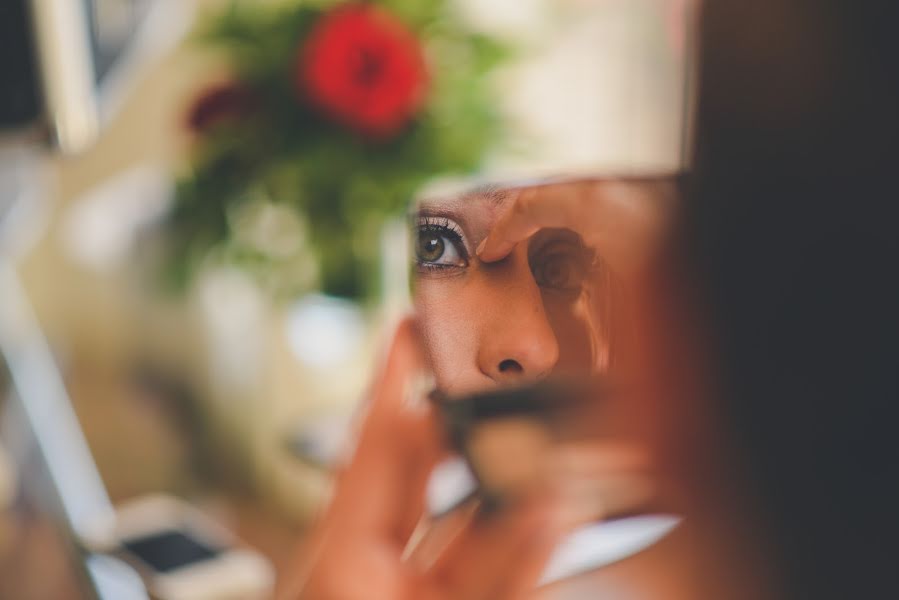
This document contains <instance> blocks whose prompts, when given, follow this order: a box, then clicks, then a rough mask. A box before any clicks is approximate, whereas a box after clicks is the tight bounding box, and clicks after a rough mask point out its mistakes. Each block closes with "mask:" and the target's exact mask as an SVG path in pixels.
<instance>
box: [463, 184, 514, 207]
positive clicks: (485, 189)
mask: <svg viewBox="0 0 899 600" xmlns="http://www.w3.org/2000/svg"><path fill="white" fill-rule="evenodd" d="M508 197H509V190H508V189H505V188H501V187H500V186H498V185H496V184H492V183H485V184H481V185H478V186H475V187H473V188H472V189H470V190H469V191H467V192H465V193H464V194H462V198H461V199H462V200H463V201H470V200H485V201H487V202H489V203H490V204H493V205H494V206H498V205H500V204H502V203H503V202H505V201H506V199H507V198H508Z"/></svg>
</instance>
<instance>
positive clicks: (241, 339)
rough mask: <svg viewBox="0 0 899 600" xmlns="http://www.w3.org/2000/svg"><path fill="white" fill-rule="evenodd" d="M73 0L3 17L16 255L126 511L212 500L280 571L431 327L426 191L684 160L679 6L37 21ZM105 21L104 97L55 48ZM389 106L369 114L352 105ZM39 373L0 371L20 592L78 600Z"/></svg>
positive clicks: (146, 1)
mask: <svg viewBox="0 0 899 600" xmlns="http://www.w3.org/2000/svg"><path fill="white" fill-rule="evenodd" d="M56 4H59V3H54V2H41V1H40V0H33V1H31V2H28V1H24V0H16V1H15V2H9V3H6V7H5V8H2V9H0V21H4V22H6V23H10V24H11V25H10V26H9V27H10V28H13V29H15V31H12V33H10V34H9V35H7V36H5V39H7V40H8V42H4V43H8V44H9V51H8V52H4V58H3V59H2V61H3V63H4V64H2V69H3V70H4V72H5V73H6V75H4V77H5V78H6V79H5V80H4V83H3V87H2V88H0V94H3V95H5V98H3V102H4V104H3V106H4V107H5V109H6V110H7V114H6V117H8V118H7V119H6V121H5V122H4V131H3V137H2V139H0V148H2V150H0V161H2V162H3V163H4V164H3V166H2V168H0V184H2V185H0V188H3V193H4V198H3V199H2V200H3V201H2V203H0V208H2V209H3V213H2V217H0V218H2V219H3V228H2V242H3V243H2V250H0V252H2V254H3V261H4V264H7V263H8V265H9V266H10V268H11V270H12V271H11V272H13V273H15V275H16V277H17V281H18V282H19V283H21V289H19V291H21V292H24V295H23V296H22V298H24V299H26V300H27V303H28V305H29V306H30V308H31V310H32V311H33V315H34V316H35V317H36V324H38V325H39V327H40V332H41V335H42V336H43V337H44V338H45V339H46V340H47V341H48V343H49V346H48V347H49V349H50V350H51V352H52V357H53V359H54V363H53V364H54V365H55V367H56V368H58V369H59V373H61V375H62V380H63V381H64V385H65V390H66V391H67V396H68V398H67V399H70V401H71V406H72V407H73V408H74V413H75V415H76V416H77V423H78V424H80V427H81V429H82V430H83V434H84V439H85V440H86V441H87V445H88V447H89V449H90V454H91V456H92V457H93V460H94V461H95V462H96V465H97V469H98V471H99V474H100V476H101V478H102V482H103V484H104V485H105V488H106V489H107V490H108V494H109V496H110V498H111V500H112V502H113V503H114V504H117V503H120V502H122V501H125V500H128V499H131V498H135V497H139V496H141V495H143V494H148V493H157V492H164V493H168V494H172V495H174V496H178V497H181V498H185V499H188V500H189V501H190V502H191V503H193V504H194V505H195V506H198V507H200V508H201V510H203V511H205V512H206V513H208V514H209V515H212V516H213V517H214V518H215V519H217V520H218V521H220V522H222V523H224V524H226V525H227V526H228V527H230V528H231V529H232V530H234V531H235V532H236V533H237V534H238V536H239V537H240V538H242V539H243V540H245V541H246V542H247V543H249V544H250V545H251V546H253V547H255V548H256V549H257V550H259V551H260V552H261V553H262V554H263V555H265V556H266V557H268V558H269V559H270V560H271V561H272V563H273V564H274V565H275V569H276V572H280V571H281V570H283V569H284V568H285V566H286V565H289V564H290V561H291V554H292V552H293V549H294V548H295V546H296V545H297V544H298V543H299V542H301V541H302V535H303V531H304V527H305V525H306V524H307V523H308V522H309V519H310V518H311V517H312V516H314V514H315V512H316V510H317V508H318V507H320V506H321V505H322V502H323V501H324V500H325V499H326V498H327V493H328V486H329V473H330V470H331V468H332V467H333V465H334V464H335V463H336V461H338V460H339V456H340V450H341V448H342V446H343V444H344V440H345V439H346V437H347V435H348V432H349V431H350V426H351V423H352V417H353V411H354V408H355V407H356V406H357V404H358V403H359V401H360V400H361V399H362V398H363V397H364V391H365V386H366V383H367V381H368V380H369V378H370V376H371V374H372V369H373V367H374V366H375V365H376V358H377V355H378V350H379V349H380V348H381V346H382V343H383V342H384V340H385V337H386V335H387V333H388V332H389V329H390V326H391V324H393V323H395V322H396V320H397V318H398V316H399V315H400V314H401V313H402V312H403V311H405V310H408V286H409V281H408V257H407V251H406V246H407V240H406V238H407V226H406V223H405V211H406V208H407V206H408V204H409V202H410V201H411V200H412V199H413V198H414V196H415V193H416V191H417V190H419V189H421V188H422V187H424V186H426V185H431V184H432V183H434V182H435V181H441V180H444V179H458V178H466V179H467V178H479V179H503V180H509V179H517V178H521V177H535V176H544V175H567V174H577V173H583V172H591V173H602V172H612V171H614V172H622V171H627V172H658V171H666V170H671V169H674V168H677V167H678V166H679V164H680V161H681V145H682V139H681V131H682V129H683V121H682V117H681V115H682V114H683V113H684V112H685V110H686V107H685V106H684V102H685V101H684V98H685V86H686V85H687V77H686V73H685V68H684V64H685V62H684V56H685V46H686V42H685V35H686V34H685V30H684V10H685V9H684V4H683V3H682V2H676V1H663V0H492V1H490V2H483V1H477V0H446V1H445V2H431V3H423V4H426V5H427V6H425V7H421V6H418V5H419V4H422V3H419V2H414V1H404V0H390V1H384V2H375V3H373V4H374V5H376V6H377V7H378V9H379V10H381V11H383V14H386V15H388V16H389V19H385V18H381V19H380V20H378V19H375V20H374V21H373V23H374V25H371V27H372V29H371V31H364V30H363V31H362V33H361V34H360V33H359V31H360V29H359V27H356V28H355V29H353V27H349V26H346V27H344V25H345V23H343V22H342V21H341V19H340V18H338V17H340V16H341V15H340V13H339V9H340V8H341V7H340V6H339V4H340V3H335V2H327V1H321V0H317V1H311V0H310V1H305V2H303V1H301V0H245V1H243V2H232V1H229V0H176V1H167V0H94V1H93V2H85V3H84V5H85V7H86V8H84V9H76V10H75V12H73V13H71V14H68V15H67V16H66V14H63V15H62V16H59V15H57V16H56V20H55V21H53V20H52V19H50V20H49V21H41V19H42V18H44V17H46V16H47V14H49V13H48V11H52V10H54V8H53V7H54V6H55V5H56ZM62 4H70V5H73V6H74V5H79V4H80V3H77V2H73V3H62ZM4 11H6V12H7V14H5V15H4ZM383 14H382V15H381V16H383ZM335 15H337V16H336V17H335ZM20 17H24V19H23V18H20ZM329 17H330V18H329ZM17 19H18V20H17ZM344 21H346V20H344ZM34 22H44V23H45V24H44V25H43V27H44V29H41V27H40V26H37V27H35V26H34V25H33V23H34ZM47 22H50V23H52V26H51V25H47V24H46V23H47ZM13 24H14V25H13ZM397 24H399V25H397ZM84 25H86V26H87V27H88V28H89V29H90V30H91V31H92V32H93V33H92V34H91V35H92V37H91V40H92V51H91V52H90V58H91V60H92V64H89V65H87V67H90V71H89V73H92V75H93V77H92V78H89V79H88V80H87V83H84V82H81V83H79V82H78V80H77V73H76V71H77V69H76V67H78V65H77V64H76V65H74V66H73V63H72V62H69V63H65V64H53V60H54V59H53V56H54V54H53V52H52V51H51V50H47V48H48V47H50V48H51V49H52V48H54V47H55V46H54V44H57V45H62V44H63V43H64V42H65V41H66V39H67V38H68V35H67V34H66V33H65V32H72V31H75V30H77V29H78V28H79V27H80V26H84ZM28 27H34V33H33V36H32V34H29V33H28V31H30V30H27V28H28ZM53 27H56V29H53ZM341 27H344V30H342V29H341ZM378 27H381V29H380V30H379V29H378ZM363 29H364V28H363ZM358 35H361V36H362V38H363V39H362V41H361V42H360V41H359V40H357V39H355V38H353V36H358ZM366 35H368V36H369V38H370V39H369V41H370V43H371V44H373V46H371V47H377V48H379V50H378V51H377V52H380V54H378V53H377V52H375V53H374V54H373V56H374V58H372V60H373V61H374V63H373V64H374V66H371V65H369V66H368V67H365V65H363V67H364V68H369V67H370V71H365V73H363V74H362V75H359V74H358V73H357V74H355V75H352V76H347V78H346V80H343V79H341V74H340V72H339V62H337V61H330V62H329V59H330V58H332V57H334V56H338V57H339V56H340V53H341V52H345V51H346V47H347V45H349V46H352V45H353V44H355V43H360V44H362V45H363V46H364V45H365V44H366V43H369V42H367V41H366V38H365V36H366ZM17 36H18V37H17ZM19 37H21V38H22V39H23V40H26V42H25V43H23V44H20V45H16V43H17V42H16V40H17V39H19ZM54 40H55V41H54ZM371 40H374V41H371ZM69 41H71V40H69ZM28 49H31V50H35V49H39V50H40V51H39V52H38V51H35V52H34V53H33V54H29V53H27V52H26V50H28ZM57 50H58V48H57ZM48 57H49V58H48ZM122 57H124V58H122ZM69 59H72V57H71V56H69ZM126 59H127V60H126ZM72 60H74V59H72ZM378 61H381V62H380V63H379V62H378ZM76 62H77V61H76ZM28 65H31V66H30V68H32V69H33V71H32V73H37V72H40V73H42V74H43V79H41V78H40V77H35V80H36V81H35V82H34V83H35V86H34V87H35V89H38V90H39V91H38V92H37V93H36V94H35V97H34V99H33V100H34V103H35V104H34V106H37V107H39V108H38V109H37V110H35V111H34V114H33V115H32V114H29V113H28V110H25V109H22V110H21V111H20V112H17V110H18V109H17V108H16V107H17V106H23V107H27V105H28V98H27V97H26V96H27V94H26V95H25V96H23V95H22V94H23V92H22V91H21V88H20V87H16V85H18V84H17V82H19V81H20V80H21V77H19V75H21V73H24V72H26V71H28V68H29V67H28ZM335 65H338V66H335ZM81 66H82V67H84V66H85V65H81ZM363 67H360V68H363ZM53 68H55V69H57V70H56V71H53ZM48 72H51V73H55V74H56V75H55V76H57V77H59V78H60V81H61V82H62V83H60V82H56V83H54V81H53V80H51V79H50V78H49V77H50V76H48V75H47V73H48ZM360 73H361V71H360ZM363 75H364V77H363ZM17 77H19V78H18V79H17ZM352 77H357V79H356V80H353V79H352ZM359 77H362V78H363V79H359ZM379 77H381V78H382V79H383V81H381V80H379V79H378V78H379ZM26 79H27V78H26ZM38 79H40V81H37V80H38ZM360 82H361V83H360ZM14 84H15V85H14ZM353 85H356V86H360V85H361V86H362V87H364V88H365V89H364V90H362V91H359V90H356V89H354V88H353ZM366 86H367V87H366ZM379 86H380V87H379ZM382 88H383V90H387V91H386V92H383V90H382V92H383V93H386V94H387V97H386V100H384V101H383V103H381V104H378V105H377V106H375V107H374V108H372V109H371V110H368V111H365V110H361V111H360V110H359V109H358V105H357V104H354V99H353V98H354V96H353V94H363V95H364V94H365V93H374V92H371V90H376V91H377V90H381V89H382ZM78 94H82V96H83V97H82V98H79V97H78ZM73 97H74V98H75V100H83V99H84V98H88V99H89V100H94V101H95V102H94V103H93V104H91V103H88V104H87V106H92V107H93V108H92V109H86V108H84V106H85V104H83V103H82V104H78V103H77V102H75V104H74V108H72V107H67V106H66V105H65V102H66V101H68V100H71V99H72V98H73ZM366 97H367V96H366ZM347 98H349V99H347ZM94 104H95V106H94ZM94 109H95V112H93V111H94ZM6 117H5V118H6ZM9 294H10V292H9V288H6V289H5V291H4V294H3V297H2V300H0V302H4V303H11V302H13V299H12V296H10V295H9ZM20 314H21V313H16V312H15V311H8V314H7V316H6V317H4V318H7V319H11V320H12V321H13V322H17V320H18V319H21V318H22V317H21V316H20ZM17 315H19V316H17ZM0 329H2V328H0ZM10 348H14V346H7V347H6V349H5V352H9V351H10ZM7 359H8V357H7ZM10 362H14V361H10ZM14 381H16V379H15V375H13V377H12V378H10V377H7V376H4V377H3V378H2V379H0V390H2V393H3V399H0V403H2V405H3V406H4V411H3V412H2V413H0V414H2V416H0V421H3V424H4V427H3V429H2V431H3V434H2V435H0V447H2V448H5V450H2V455H0V458H2V459H3V460H0V597H2V598H50V597H52V598H66V597H72V598H78V597H82V596H81V595H80V594H81V591H80V589H81V588H80V587H79V583H78V581H77V579H75V578H74V577H73V576H68V575H61V576H59V577H47V575H46V574H47V570H48V569H50V571H51V572H57V571H58V572H60V573H64V572H66V569H67V565H68V561H69V554H68V552H69V551H68V550H67V545H66V543H65V540H64V539H63V538H64V535H63V534H61V533H60V532H59V530H58V529H57V527H56V524H55V521H54V520H53V519H49V518H47V516H46V515H48V514H53V507H52V506H49V505H46V503H42V501H41V498H42V496H43V495H45V493H46V492H45V488H43V487H41V484H40V480H41V473H42V472H43V471H44V470H45V468H44V466H43V465H42V464H41V462H40V461H39V460H37V459H35V458H34V456H33V454H34V453H33V451H32V452H30V453H29V451H28V448H30V447H31V448H33V443H29V442H28V438H29V434H28V431H27V428H25V427H24V426H22V419H23V417H22V416H21V413H22V411H21V410H20V409H16V408H15V406H14V405H15V403H16V402H15V401H14V400H12V399H11V398H13V397H14V396H16V395H17V394H15V391H16V387H17V386H14V385H12V383H13V382H14ZM19 387H21V386H19ZM18 392H19V393H18V395H21V396H24V394H22V393H21V389H19V390H18ZM28 401H29V400H28V398H24V397H23V398H22V402H23V403H27V402H28ZM25 412H27V410H26V411H25ZM43 418H45V419H53V418H54V417H53V416H52V414H50V415H47V414H44V415H43Z"/></svg>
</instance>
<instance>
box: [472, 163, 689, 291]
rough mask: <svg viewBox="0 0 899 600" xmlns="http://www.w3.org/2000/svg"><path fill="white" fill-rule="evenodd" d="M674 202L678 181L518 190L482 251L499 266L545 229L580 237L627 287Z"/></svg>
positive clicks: (590, 183) (608, 181)
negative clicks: (562, 231) (515, 249)
mask: <svg viewBox="0 0 899 600" xmlns="http://www.w3.org/2000/svg"><path fill="white" fill-rule="evenodd" d="M675 198H676V185H675V180H674V177H672V176H659V177H643V178H632V179H628V178H621V179H582V180H575V181H563V182H555V183H545V184H541V185H536V186H530V187H525V188H521V189H519V190H517V193H516V196H515V197H514V198H513V199H512V200H511V201H510V202H509V205H508V207H507V208H506V209H505V212H504V213H503V214H502V215H501V216H500V217H499V218H498V219H497V221H496V223H495V225H494V226H493V228H492V229H491V231H490V233H489V235H488V236H487V237H486V238H485V239H484V241H483V242H482V243H481V246H480V247H479V248H478V252H477V254H478V258H480V260H482V261H484V262H495V261H498V260H501V259H503V258H505V257H506V256H507V255H508V254H509V253H510V252H511V251H512V249H513V248H514V247H515V245H516V244H518V243H519V242H522V241H525V240H527V239H528V238H529V237H531V236H532V235H534V234H535V233H537V232H538V231H540V230H541V229H546V228H565V229H570V230H572V231H574V232H576V233H578V234H579V235H580V236H581V238H582V239H583V240H584V243H585V244H586V245H588V246H590V247H592V248H594V249H595V250H596V251H597V252H598V254H599V256H601V257H602V259H603V260H604V261H605V262H606V263H607V264H608V265H609V267H610V268H611V269H612V271H613V272H614V273H615V274H616V275H617V276H618V277H620V278H622V279H623V280H624V281H625V282H628V281H632V280H633V279H634V278H636V277H638V276H639V275H640V274H641V273H642V270H643V269H644V268H645V266H646V262H647V260H648V258H649V257H651V256H652V255H653V254H654V251H655V248H656V244H658V243H659V241H660V240H661V237H662V232H663V229H664V227H665V225H666V224H667V222H668V218H669V215H670V212H671V209H672V208H673V204H674V199H675Z"/></svg>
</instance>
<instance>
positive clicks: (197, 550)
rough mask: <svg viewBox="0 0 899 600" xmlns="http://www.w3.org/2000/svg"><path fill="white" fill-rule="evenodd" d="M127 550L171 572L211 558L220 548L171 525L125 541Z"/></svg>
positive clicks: (163, 571)
mask: <svg viewBox="0 0 899 600" xmlns="http://www.w3.org/2000/svg"><path fill="white" fill-rule="evenodd" d="M122 545H123V546H124V547H125V549H126V550H128V552H130V553H131V554H133V555H134V556H135V557H137V558H138V559H140V560H141V561H142V562H144V563H146V564H148V565H149V566H150V567H151V568H152V569H153V570H154V571H158V572H160V573H168V572H170V571H174V570H175V569H179V568H181V567H186V566H189V565H192V564H194V563H198V562H202V561H206V560H211V559H213V558H215V557H216V556H218V555H219V554H221V550H219V549H218V548H213V547H211V546H207V545H206V544H203V543H200V542H199V541H197V540H196V539H195V538H193V537H190V536H188V535H187V534H185V533H184V532H183V531H177V530H174V529H169V530H165V531H160V532H157V533H153V534H152V535H148V536H146V537H142V538H137V539H134V540H129V541H126V542H124V543H123V544H122Z"/></svg>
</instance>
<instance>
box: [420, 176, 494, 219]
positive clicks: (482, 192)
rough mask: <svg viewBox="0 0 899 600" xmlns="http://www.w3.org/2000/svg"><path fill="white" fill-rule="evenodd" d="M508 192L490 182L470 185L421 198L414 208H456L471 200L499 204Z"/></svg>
mask: <svg viewBox="0 0 899 600" xmlns="http://www.w3.org/2000/svg"><path fill="white" fill-rule="evenodd" d="M510 194H511V192H510V190H509V189H507V188H503V187H500V186H498V185H496V184H492V183H486V184H481V185H477V186H474V187H471V188H469V189H467V190H465V191H463V192H460V193H457V194H452V195H447V196H436V197H433V198H423V199H421V200H420V201H419V202H418V208H417V209H416V210H422V209H423V210H429V209H435V208H438V209H439V208H453V209H458V208H461V207H462V206H464V205H465V204H468V203H471V202H486V203H488V204H491V205H492V206H499V205H501V204H502V203H503V202H505V201H506V200H507V199H508V198H509V196H510ZM416 210H413V213H414V212H416Z"/></svg>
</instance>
